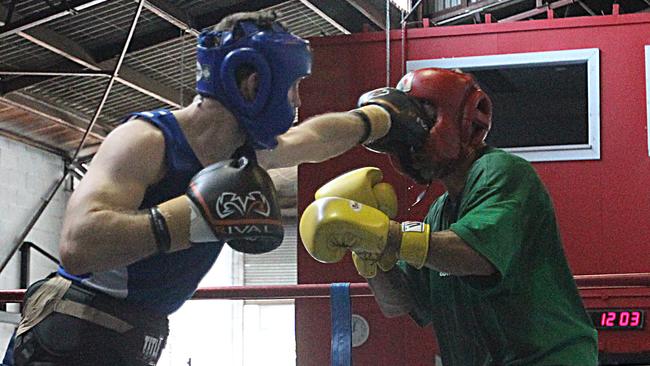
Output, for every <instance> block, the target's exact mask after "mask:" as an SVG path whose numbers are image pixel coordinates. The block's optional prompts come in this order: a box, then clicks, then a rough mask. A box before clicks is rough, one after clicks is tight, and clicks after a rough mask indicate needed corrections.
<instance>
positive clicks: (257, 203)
mask: <svg viewBox="0 0 650 366" xmlns="http://www.w3.org/2000/svg"><path fill="white" fill-rule="evenodd" d="M214 208H215V212H216V214H217V216H219V218H220V219H222V220H223V219H226V218H231V219H234V220H235V221H236V220H239V219H241V220H242V223H241V224H234V225H233V224H232V223H231V224H227V225H223V226H222V228H223V230H224V231H225V232H226V233H228V234H238V235H240V234H256V233H259V234H262V233H270V232H271V231H272V230H271V228H270V227H269V226H268V225H266V224H260V225H258V224H251V223H247V222H246V221H247V220H251V219H252V220H255V218H253V217H251V216H255V214H257V215H259V216H261V217H264V218H268V217H270V216H271V205H270V204H269V200H268V199H267V198H266V196H265V195H264V194H263V193H262V192H260V191H253V192H248V193H247V194H246V195H245V196H242V195H239V194H237V193H234V192H224V193H222V194H221V196H219V198H218V199H217V202H216V204H215V207H214ZM248 240H249V241H255V240H257V238H256V237H254V236H252V237H249V238H248Z"/></svg>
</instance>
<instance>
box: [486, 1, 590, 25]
mask: <svg viewBox="0 0 650 366" xmlns="http://www.w3.org/2000/svg"><path fill="white" fill-rule="evenodd" d="M576 2H577V1H576V0H559V1H554V2H552V3H547V4H546V5H545V6H543V7H541V8H535V9H532V10H528V11H525V12H523V13H519V14H515V15H513V16H510V17H507V18H504V19H501V20H499V21H498V23H507V22H515V21H517V20H523V19H528V18H531V17H534V16H535V15H539V14H542V13H546V11H547V10H548V9H552V10H553V9H558V8H561V7H563V6H567V5H571V4H575V3H576Z"/></svg>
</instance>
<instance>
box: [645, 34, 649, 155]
mask: <svg viewBox="0 0 650 366" xmlns="http://www.w3.org/2000/svg"><path fill="white" fill-rule="evenodd" d="M645 114H646V120H647V124H648V126H647V128H646V130H647V133H648V156H650V45H647V46H645Z"/></svg>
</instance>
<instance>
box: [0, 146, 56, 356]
mask: <svg viewBox="0 0 650 366" xmlns="http://www.w3.org/2000/svg"><path fill="white" fill-rule="evenodd" d="M63 166H64V164H63V160H62V159H61V158H60V157H59V156H56V155H54V154H50V153H48V152H45V151H42V150H39V149H36V148H32V147H30V146H28V145H25V144H22V143H19V142H15V141H12V140H9V139H6V138H3V137H0V261H3V260H4V259H5V258H6V257H7V255H8V253H9V249H10V247H12V246H13V245H14V243H15V241H16V239H17V237H18V236H19V235H20V233H21V232H22V231H23V230H24V229H25V228H26V227H27V224H28V222H29V220H30V219H31V217H32V216H33V215H34V214H35V213H36V211H37V209H38V207H39V206H40V205H41V202H42V200H43V199H44V198H45V197H46V196H47V194H48V192H49V190H50V189H51V187H52V186H53V184H54V183H55V182H56V181H58V179H60V177H61V176H62V174H63ZM63 188H64V187H61V189H59V191H58V192H57V194H56V195H55V196H54V199H53V200H52V202H50V204H49V205H48V207H47V209H46V210H45V212H44V213H43V215H42V216H41V218H40V219H39V220H38V222H37V223H36V226H35V227H34V228H33V229H32V230H31V232H30V234H29V235H28V236H27V238H26V240H27V241H31V242H33V243H35V244H37V245H38V246H40V247H41V248H43V249H45V250H47V251H48V252H50V253H51V254H54V255H55V256H57V257H58V238H59V232H60V230H61V224H62V217H63V212H64V209H65V204H66V202H67V198H68V193H67V192H65V190H64V189H63ZM19 260H20V255H19V254H16V255H14V256H13V257H12V259H11V261H10V262H9V264H8V265H7V267H6V268H5V269H4V270H3V271H2V272H0V289H2V290H8V289H16V288H18V284H19V274H20V269H19ZM30 269H31V271H30V280H31V282H33V281H36V280H38V279H40V278H42V277H44V276H45V275H47V274H48V273H50V272H52V271H54V270H56V266H55V264H53V263H52V262H50V261H49V260H48V259H46V258H45V257H43V256H42V255H40V254H39V253H36V252H34V251H32V254H31V265H30ZM9 310H10V311H17V306H15V305H10V306H9ZM12 332H13V326H10V325H7V324H0V360H1V357H2V356H3V355H4V351H5V349H6V346H7V342H8V341H9V337H10V336H11V333H12Z"/></svg>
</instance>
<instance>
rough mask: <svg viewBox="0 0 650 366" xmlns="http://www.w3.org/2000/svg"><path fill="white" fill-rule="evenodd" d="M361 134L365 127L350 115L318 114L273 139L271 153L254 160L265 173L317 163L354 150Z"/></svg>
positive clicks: (339, 113) (361, 136)
mask: <svg viewBox="0 0 650 366" xmlns="http://www.w3.org/2000/svg"><path fill="white" fill-rule="evenodd" d="M387 128H388V127H386V131H387ZM386 131H383V132H379V135H380V136H383V134H385V133H386ZM365 134H366V125H365V124H364V122H363V120H362V119H361V118H360V117H359V116H358V115H356V114H354V113H348V112H332V113H326V114H321V115H318V116H314V117H311V118H309V119H307V120H305V121H304V122H302V123H301V124H299V125H297V126H294V127H292V128H290V129H289V131H287V132H286V133H285V134H283V135H280V136H278V137H277V140H278V146H277V147H276V148H275V149H273V150H263V151H259V152H258V154H257V156H258V160H259V163H260V165H261V166H262V167H264V168H266V169H274V168H284V167H290V166H294V165H298V164H300V163H307V162H310V163H315V162H321V161H324V160H327V159H329V158H332V157H335V156H337V155H340V154H342V153H344V152H346V151H348V150H349V149H351V148H353V147H355V146H357V145H358V144H359V142H360V140H361V139H362V138H363V137H364V135H365Z"/></svg>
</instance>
